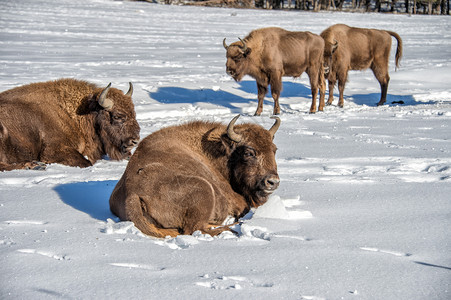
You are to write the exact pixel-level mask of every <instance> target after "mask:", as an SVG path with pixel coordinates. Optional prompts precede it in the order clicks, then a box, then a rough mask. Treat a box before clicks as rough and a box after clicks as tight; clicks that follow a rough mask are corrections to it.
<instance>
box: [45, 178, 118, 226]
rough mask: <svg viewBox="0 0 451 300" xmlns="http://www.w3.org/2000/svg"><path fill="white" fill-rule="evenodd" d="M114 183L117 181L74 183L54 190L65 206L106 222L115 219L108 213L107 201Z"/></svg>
mask: <svg viewBox="0 0 451 300" xmlns="http://www.w3.org/2000/svg"><path fill="white" fill-rule="evenodd" d="M116 183H117V180H106V181H88V182H75V183H68V184H61V185H58V186H56V187H55V188H54V190H55V191H56V192H57V193H58V195H59V196H60V198H61V200H62V201H63V202H64V203H66V204H67V205H70V206H72V207H73V208H75V209H77V210H79V211H82V212H84V213H87V214H88V215H90V216H91V217H93V218H95V219H98V220H102V221H106V220H107V219H108V218H114V217H115V216H114V215H113V213H112V212H111V211H110V204H109V199H110V195H111V192H112V191H113V189H114V187H115V186H116Z"/></svg>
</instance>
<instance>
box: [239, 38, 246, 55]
mask: <svg viewBox="0 0 451 300" xmlns="http://www.w3.org/2000/svg"><path fill="white" fill-rule="evenodd" d="M238 39H239V40H240V41H241V43H243V46H242V47H240V48H241V50H243V52H246V50H247V45H246V42H245V41H243V40H242V39H240V38H238Z"/></svg>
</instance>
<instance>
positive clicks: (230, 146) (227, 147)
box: [221, 133, 237, 156]
mask: <svg viewBox="0 0 451 300" xmlns="http://www.w3.org/2000/svg"><path fill="white" fill-rule="evenodd" d="M221 142H222V146H223V151H224V153H225V154H226V155H227V156H230V155H231V154H232V152H233V151H235V148H236V144H237V143H236V142H235V141H232V140H231V139H230V138H229V136H228V135H227V133H224V134H223V135H222V136H221Z"/></svg>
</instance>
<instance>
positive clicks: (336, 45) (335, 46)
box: [332, 39, 338, 52]
mask: <svg viewBox="0 0 451 300" xmlns="http://www.w3.org/2000/svg"><path fill="white" fill-rule="evenodd" d="M334 41H335V44H333V45H332V52H333V51H335V49H337V47H338V41H337V40H336V39H334Z"/></svg>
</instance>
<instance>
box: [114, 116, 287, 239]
mask: <svg viewBox="0 0 451 300" xmlns="http://www.w3.org/2000/svg"><path fill="white" fill-rule="evenodd" d="M236 119H237V117H236V118H235V119H233V120H232V122H231V125H230V126H229V128H231V130H232V131H233V132H232V133H235V134H238V138H236V137H234V136H233V135H230V134H229V133H227V126H225V125H222V124H220V123H208V122H192V123H187V124H184V125H180V126H173V127H167V128H164V129H161V130H159V131H157V132H154V133H152V134H151V135H149V136H148V137H146V138H145V139H143V140H142V141H141V143H140V144H139V146H138V148H137V149H136V151H135V153H134V154H133V156H132V157H131V159H130V161H129V163H128V165H127V168H126V170H125V173H124V174H123V176H122V178H121V179H120V180H119V182H118V183H117V185H116V187H115V188H114V190H113V193H112V194H111V197H110V208H111V211H112V212H113V213H114V214H115V215H117V216H118V217H119V218H120V219H121V220H124V221H125V220H129V221H132V222H133V223H135V226H136V227H138V228H139V229H140V230H141V231H142V232H143V233H145V234H147V235H151V236H155V237H166V236H168V235H169V236H177V235H178V234H192V233H193V232H194V231H196V230H201V231H202V232H204V233H208V234H210V235H217V234H219V233H221V232H222V231H225V230H230V228H229V227H227V226H223V227H219V228H215V229H212V228H211V227H212V226H216V227H217V226H220V225H221V224H222V223H223V222H224V220H225V219H226V217H227V216H234V217H236V218H238V217H240V216H243V215H244V214H245V213H247V212H248V211H249V209H250V208H251V207H258V206H260V205H262V204H264V203H265V202H266V200H267V198H268V196H269V195H270V194H271V193H272V192H273V191H274V190H275V189H276V188H277V187H278V185H279V176H278V174H277V166H276V161H275V151H276V146H275V145H274V144H273V142H272V139H273V135H274V133H275V131H276V130H277V128H278V126H279V124H280V120H277V121H276V123H275V125H274V126H273V127H272V128H271V129H270V130H269V131H267V130H265V129H263V128H262V127H261V126H258V125H255V124H243V125H237V126H233V124H234V122H235V121H236ZM232 139H234V140H235V141H234V140H232Z"/></svg>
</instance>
